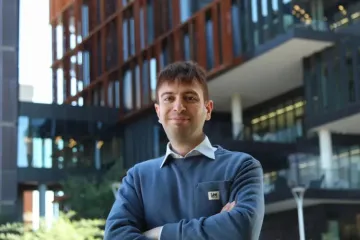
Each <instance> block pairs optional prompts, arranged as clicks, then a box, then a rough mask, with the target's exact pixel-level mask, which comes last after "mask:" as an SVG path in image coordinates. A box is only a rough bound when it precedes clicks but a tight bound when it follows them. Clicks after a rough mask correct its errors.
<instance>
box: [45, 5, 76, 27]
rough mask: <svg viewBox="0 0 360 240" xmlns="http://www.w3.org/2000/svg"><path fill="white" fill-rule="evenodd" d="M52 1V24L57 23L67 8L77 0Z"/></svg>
mask: <svg viewBox="0 0 360 240" xmlns="http://www.w3.org/2000/svg"><path fill="white" fill-rule="evenodd" d="M49 1H50V16H49V17H50V22H53V21H56V19H57V18H58V17H59V16H60V14H61V13H62V12H63V11H64V10H65V8H66V7H67V6H69V5H70V4H71V3H73V2H75V0H49Z"/></svg>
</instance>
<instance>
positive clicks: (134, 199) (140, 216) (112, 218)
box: [104, 168, 150, 240]
mask: <svg viewBox="0 0 360 240" xmlns="http://www.w3.org/2000/svg"><path fill="white" fill-rule="evenodd" d="M144 226H145V224H144V212H143V205H142V200H141V196H140V192H139V190H138V188H136V181H135V178H134V168H131V169H130V170H129V171H128V173H127V175H126V176H125V177H124V179H123V181H122V184H121V187H120V189H119V190H118V192H117V198H116V200H115V202H114V204H113V206H112V209H111V210H110V213H109V216H108V218H107V220H106V224H105V233H104V240H115V239H121V240H150V239H149V238H147V237H145V236H144V235H142V232H143V231H144V230H145V229H144V228H145V227H144Z"/></svg>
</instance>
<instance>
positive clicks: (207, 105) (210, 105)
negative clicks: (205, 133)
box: [205, 100, 214, 121]
mask: <svg viewBox="0 0 360 240" xmlns="http://www.w3.org/2000/svg"><path fill="white" fill-rule="evenodd" d="M205 109H206V121H209V120H210V119H211V113H212V111H213V109H214V102H213V101H212V100H209V101H206V102H205Z"/></svg>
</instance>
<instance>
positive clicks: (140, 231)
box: [104, 62, 264, 240]
mask: <svg viewBox="0 0 360 240" xmlns="http://www.w3.org/2000/svg"><path fill="white" fill-rule="evenodd" d="M156 92H157V103H156V104H155V110H156V113H157V116H158V118H159V122H160V123H161V124H162V126H163V127H164V130H165V132H166V135H167V137H168V139H169V144H168V146H167V150H166V154H165V156H162V157H159V158H156V159H152V160H149V161H145V162H142V163H139V164H137V165H135V166H134V167H132V168H131V169H130V170H129V171H128V173H127V176H126V177H125V178H124V179H123V181H122V186H121V188H120V189H119V191H118V199H117V200H116V201H115V203H114V205H113V207H112V209H111V211H110V214H109V216H108V219H107V222H106V227H105V237H104V239H106V240H149V239H156V240H158V239H160V240H185V239H186V240H235V239H236V240H255V239H258V238H259V235H260V230H261V226H262V222H263V217H264V194H263V173H262V168H261V165H260V163H259V161H257V160H255V159H254V158H253V157H251V156H250V155H248V154H246V153H241V152H231V151H228V150H226V149H224V148H222V147H220V146H216V147H215V146H212V145H211V143H210V140H209V139H208V138H207V137H206V136H205V134H204V133H203V126H204V123H205V121H208V120H210V118H211V112H212V110H213V102H212V101H211V100H209V93H208V87H207V83H206V77H205V72H204V70H203V69H202V68H200V67H199V66H198V65H196V64H195V63H192V62H178V63H173V64H170V65H169V66H167V67H166V68H165V69H164V70H162V71H161V72H160V74H159V76H158V83H157V89H156Z"/></svg>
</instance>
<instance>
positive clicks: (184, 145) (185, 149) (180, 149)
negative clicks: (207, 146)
mask: <svg viewBox="0 0 360 240" xmlns="http://www.w3.org/2000/svg"><path fill="white" fill-rule="evenodd" d="M204 139H205V134H203V133H202V134H201V135H200V136H198V137H194V138H193V139H184V140H182V139H176V140H170V144H171V148H172V150H173V151H174V152H176V153H178V154H180V155H181V156H185V155H186V154H187V153H189V152H190V151H191V150H193V149H194V148H195V147H196V146H197V145H199V144H200V143H201V142H202V141H204Z"/></svg>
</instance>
